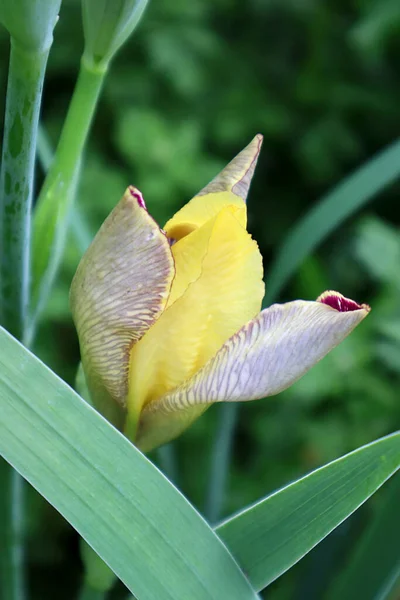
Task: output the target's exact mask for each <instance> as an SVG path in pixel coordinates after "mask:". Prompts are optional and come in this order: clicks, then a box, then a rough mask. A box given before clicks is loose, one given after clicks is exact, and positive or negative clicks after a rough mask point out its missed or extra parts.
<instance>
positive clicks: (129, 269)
mask: <svg viewBox="0 0 400 600" xmlns="http://www.w3.org/2000/svg"><path fill="white" fill-rule="evenodd" d="M173 276H174V264H173V259H172V254H171V250H170V246H169V243H168V240H167V238H166V236H165V235H164V234H163V233H162V232H161V231H160V228H159V227H158V225H157V224H156V223H155V221H154V220H153V219H152V218H151V217H150V215H149V214H148V212H147V210H146V207H145V206H144V202H143V198H142V196H141V194H140V192H138V190H135V189H134V188H129V189H128V190H127V192H126V193H125V195H124V197H123V198H122V200H121V201H120V202H119V204H117V206H116V207H115V208H114V210H113V211H112V213H111V214H110V215H109V216H108V217H107V219H106V220H105V222H104V223H103V225H102V227H101V228H100V230H99V232H98V233H97V235H96V237H95V238H94V240H93V242H92V244H91V245H90V247H89V248H88V250H87V252H86V253H85V255H84V256H83V258H82V260H81V262H80V264H79V266H78V269H77V271H76V274H75V277H74V279H73V281H72V285H71V295H70V301H71V309H72V314H73V318H74V321H75V325H76V328H77V331H78V335H79V342H80V347H81V354H82V363H83V367H84V371H85V375H86V379H87V383H88V386H89V389H90V392H91V395H92V397H93V401H94V403H95V404H96V406H97V407H98V408H99V410H100V411H101V412H103V413H107V414H109V410H108V406H107V403H108V404H109V401H110V398H111V399H112V400H114V401H116V402H117V403H118V404H119V405H122V406H124V405H125V402H126V393H127V387H128V380H127V374H128V367H129V350H130V348H131V346H132V344H133V343H134V342H136V341H137V340H139V339H140V338H141V337H142V336H143V334H144V333H145V332H146V331H147V329H148V328H149V327H150V326H151V325H152V324H153V323H154V321H155V320H156V319H157V318H158V316H159V315H160V313H161V312H162V311H163V309H164V307H165V305H166V302H167V298H168V295H169V291H170V287H171V282H172V279H173Z"/></svg>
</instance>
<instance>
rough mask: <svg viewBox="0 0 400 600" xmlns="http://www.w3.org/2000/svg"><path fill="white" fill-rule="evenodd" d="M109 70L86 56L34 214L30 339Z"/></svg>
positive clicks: (56, 258) (59, 256)
mask: <svg viewBox="0 0 400 600" xmlns="http://www.w3.org/2000/svg"><path fill="white" fill-rule="evenodd" d="M106 72H107V70H106V69H105V68H101V69H100V68H96V67H95V66H93V65H91V64H88V63H87V62H86V61H85V60H84V59H82V61H81V67H80V71H79V76H78V80H77V84H76V86H75V90H74V93H73V96H72V100H71V104H70V106H69V109H68V114H67V118H66V120H65V123H64V126H63V130H62V134H61V137H60V141H59V144H58V147H57V151H56V154H55V157H54V160H53V162H52V164H51V167H50V170H49V173H48V175H47V177H46V179H45V182H44V185H43V188H42V190H41V192H40V196H39V199H38V203H37V207H36V210H35V215H34V234H33V281H32V295H33V301H32V304H33V315H32V322H31V327H30V331H29V334H28V339H29V340H32V338H33V335H34V328H35V323H36V321H37V318H38V316H39V314H40V312H41V311H42V309H43V307H44V305H45V303H46V301H47V298H48V296H49V293H50V290H51V287H52V284H53V281H54V278H55V276H56V273H57V270H58V267H59V264H60V261H61V259H62V254H63V250H64V247H65V241H66V235H67V226H66V221H67V220H68V219H69V216H70V213H71V208H72V205H73V201H74V196H75V189H76V184H77V182H78V178H79V168H80V162H81V158H82V153H83V150H84V146H85V143H86V139H87V137H88V133H89V130H90V126H91V123H92V119H93V115H94V112H95V109H96V106H97V102H98V98H99V95H100V91H101V87H102V84H103V81H104V78H105V75H106Z"/></svg>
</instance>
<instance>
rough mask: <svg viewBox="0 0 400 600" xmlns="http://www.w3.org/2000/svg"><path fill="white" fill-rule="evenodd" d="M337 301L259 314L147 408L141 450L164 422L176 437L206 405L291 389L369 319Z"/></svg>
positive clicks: (360, 309)
mask: <svg viewBox="0 0 400 600" xmlns="http://www.w3.org/2000/svg"><path fill="white" fill-rule="evenodd" d="M332 298H333V300H332ZM341 298H344V297H343V296H341V295H340V294H337V293H335V292H329V293H328V295H325V294H323V295H322V296H320V300H319V301H317V302H308V301H303V300H296V301H294V302H288V303H286V304H274V305H273V306H271V307H269V308H267V309H266V310H263V311H262V312H261V313H260V314H259V315H258V316H257V317H256V318H255V319H252V320H251V321H250V322H249V323H247V324H246V325H245V326H244V327H242V329H240V330H239V331H238V332H237V333H236V334H234V335H233V336H232V337H231V338H230V339H229V340H228V341H227V342H226V343H225V344H224V345H223V346H222V348H221V349H220V350H219V351H218V352H217V353H216V355H215V356H214V357H213V358H211V359H210V360H209V361H208V362H207V363H206V364H205V365H204V367H203V368H202V369H200V370H199V371H198V372H196V373H195V374H194V375H193V377H191V378H190V379H188V380H187V381H186V382H185V383H183V384H182V385H180V386H179V387H177V388H176V389H175V390H172V391H170V392H168V393H167V394H165V395H164V397H163V398H161V399H159V400H158V401H157V402H154V403H150V404H148V405H147V406H146V407H145V409H144V411H143V413H142V439H140V438H139V440H138V442H139V445H140V446H141V447H146V446H147V444H148V443H149V445H151V442H152V441H151V440H149V442H148V441H147V440H146V436H150V434H151V431H152V430H154V429H157V428H159V429H160V430H161V429H162V428H163V421H165V422H166V423H167V422H168V421H169V420H171V421H170V422H171V424H172V423H174V425H175V432H174V433H175V435H177V434H178V433H180V431H181V430H182V429H183V428H184V426H187V425H184V424H185V420H186V421H189V422H190V420H193V419H190V414H192V413H193V414H196V412H199V410H200V406H202V405H204V404H205V405H207V404H210V403H213V402H222V401H238V400H256V399H258V398H263V397H265V396H272V395H274V394H278V393H279V392H281V391H283V390H284V389H286V388H287V387H289V386H290V385H292V384H293V383H294V382H295V381H296V380H297V379H299V378H300V377H301V376H302V375H304V374H305V373H306V372H307V371H308V370H309V369H310V368H311V367H312V366H313V365H314V364H315V363H317V362H318V361H319V360H321V359H322V358H323V357H324V356H325V355H326V354H327V353H328V352H329V351H330V350H332V349H333V348H334V347H335V346H337V345H338V344H339V343H340V342H341V341H342V340H343V339H344V338H345V337H346V336H347V335H348V334H349V333H350V332H351V331H352V330H353V329H354V328H355V327H356V325H358V324H359V323H360V322H361V321H362V320H363V319H364V318H365V317H366V315H367V314H368V311H369V307H367V306H365V305H358V304H356V303H354V302H352V301H348V300H347V299H344V300H346V302H343V303H342V304H343V306H345V308H344V312H341V311H340V310H337V309H336V308H333V307H332V306H333V305H334V306H338V305H340V302H339V301H338V300H339V299H341ZM350 303H351V304H350ZM187 410H188V411H189V413H188V416H187V417H186V419H185V412H186V411H187ZM179 413H181V414H179ZM171 417H172V419H171ZM179 428H180V429H179ZM165 441H167V440H165Z"/></svg>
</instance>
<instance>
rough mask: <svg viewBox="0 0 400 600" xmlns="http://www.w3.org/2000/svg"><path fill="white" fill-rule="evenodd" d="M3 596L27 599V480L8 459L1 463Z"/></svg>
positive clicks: (0, 588)
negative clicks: (25, 481) (25, 484)
mask: <svg viewBox="0 0 400 600" xmlns="http://www.w3.org/2000/svg"><path fill="white" fill-rule="evenodd" d="M0 466H1V495H2V506H1V509H2V510H1V519H2V521H1V528H0V547H1V549H2V550H1V553H0V598H1V599H2V600H21V599H23V598H25V577H24V568H23V567H24V485H23V484H24V480H23V479H22V477H21V476H20V475H19V473H17V472H16V471H14V469H12V468H11V467H10V466H9V465H8V464H7V463H6V462H5V461H4V462H3V461H2V463H1V465H0Z"/></svg>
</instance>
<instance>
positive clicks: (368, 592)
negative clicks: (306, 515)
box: [327, 475, 400, 600]
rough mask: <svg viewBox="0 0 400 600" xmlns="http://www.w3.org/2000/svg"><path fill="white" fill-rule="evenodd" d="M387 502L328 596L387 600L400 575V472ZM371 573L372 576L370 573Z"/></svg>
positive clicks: (358, 543)
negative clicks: (355, 594) (355, 592)
mask: <svg viewBox="0 0 400 600" xmlns="http://www.w3.org/2000/svg"><path fill="white" fill-rule="evenodd" d="M383 500H384V502H383V503H382V504H381V505H380V506H379V508H378V509H377V514H376V515H374V519H373V520H372V521H371V523H370V525H369V526H368V527H367V529H366V531H365V532H364V534H363V535H362V537H361V538H360V540H359V541H358V542H357V546H356V548H355V551H354V554H353V555H352V556H351V559H350V560H349V563H348V565H347V566H346V568H345V569H344V571H343V573H342V574H341V575H340V577H339V578H338V580H337V582H336V584H334V585H333V586H331V589H330V591H329V594H328V595H327V598H328V599H329V600H335V598H340V599H341V600H352V599H353V598H354V590H357V593H358V594H359V596H360V598H362V599H363V600H377V599H378V598H379V599H381V600H383V598H386V597H387V596H388V595H389V593H390V589H391V584H393V585H394V584H395V583H396V579H397V577H398V576H399V575H400V544H399V540H400V511H399V506H400V475H397V476H396V477H395V478H394V481H393V482H392V483H391V485H390V487H389V488H388V490H387V493H386V497H385V498H384V499H383ZM366 573H368V577H366V576H365V575H366Z"/></svg>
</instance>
